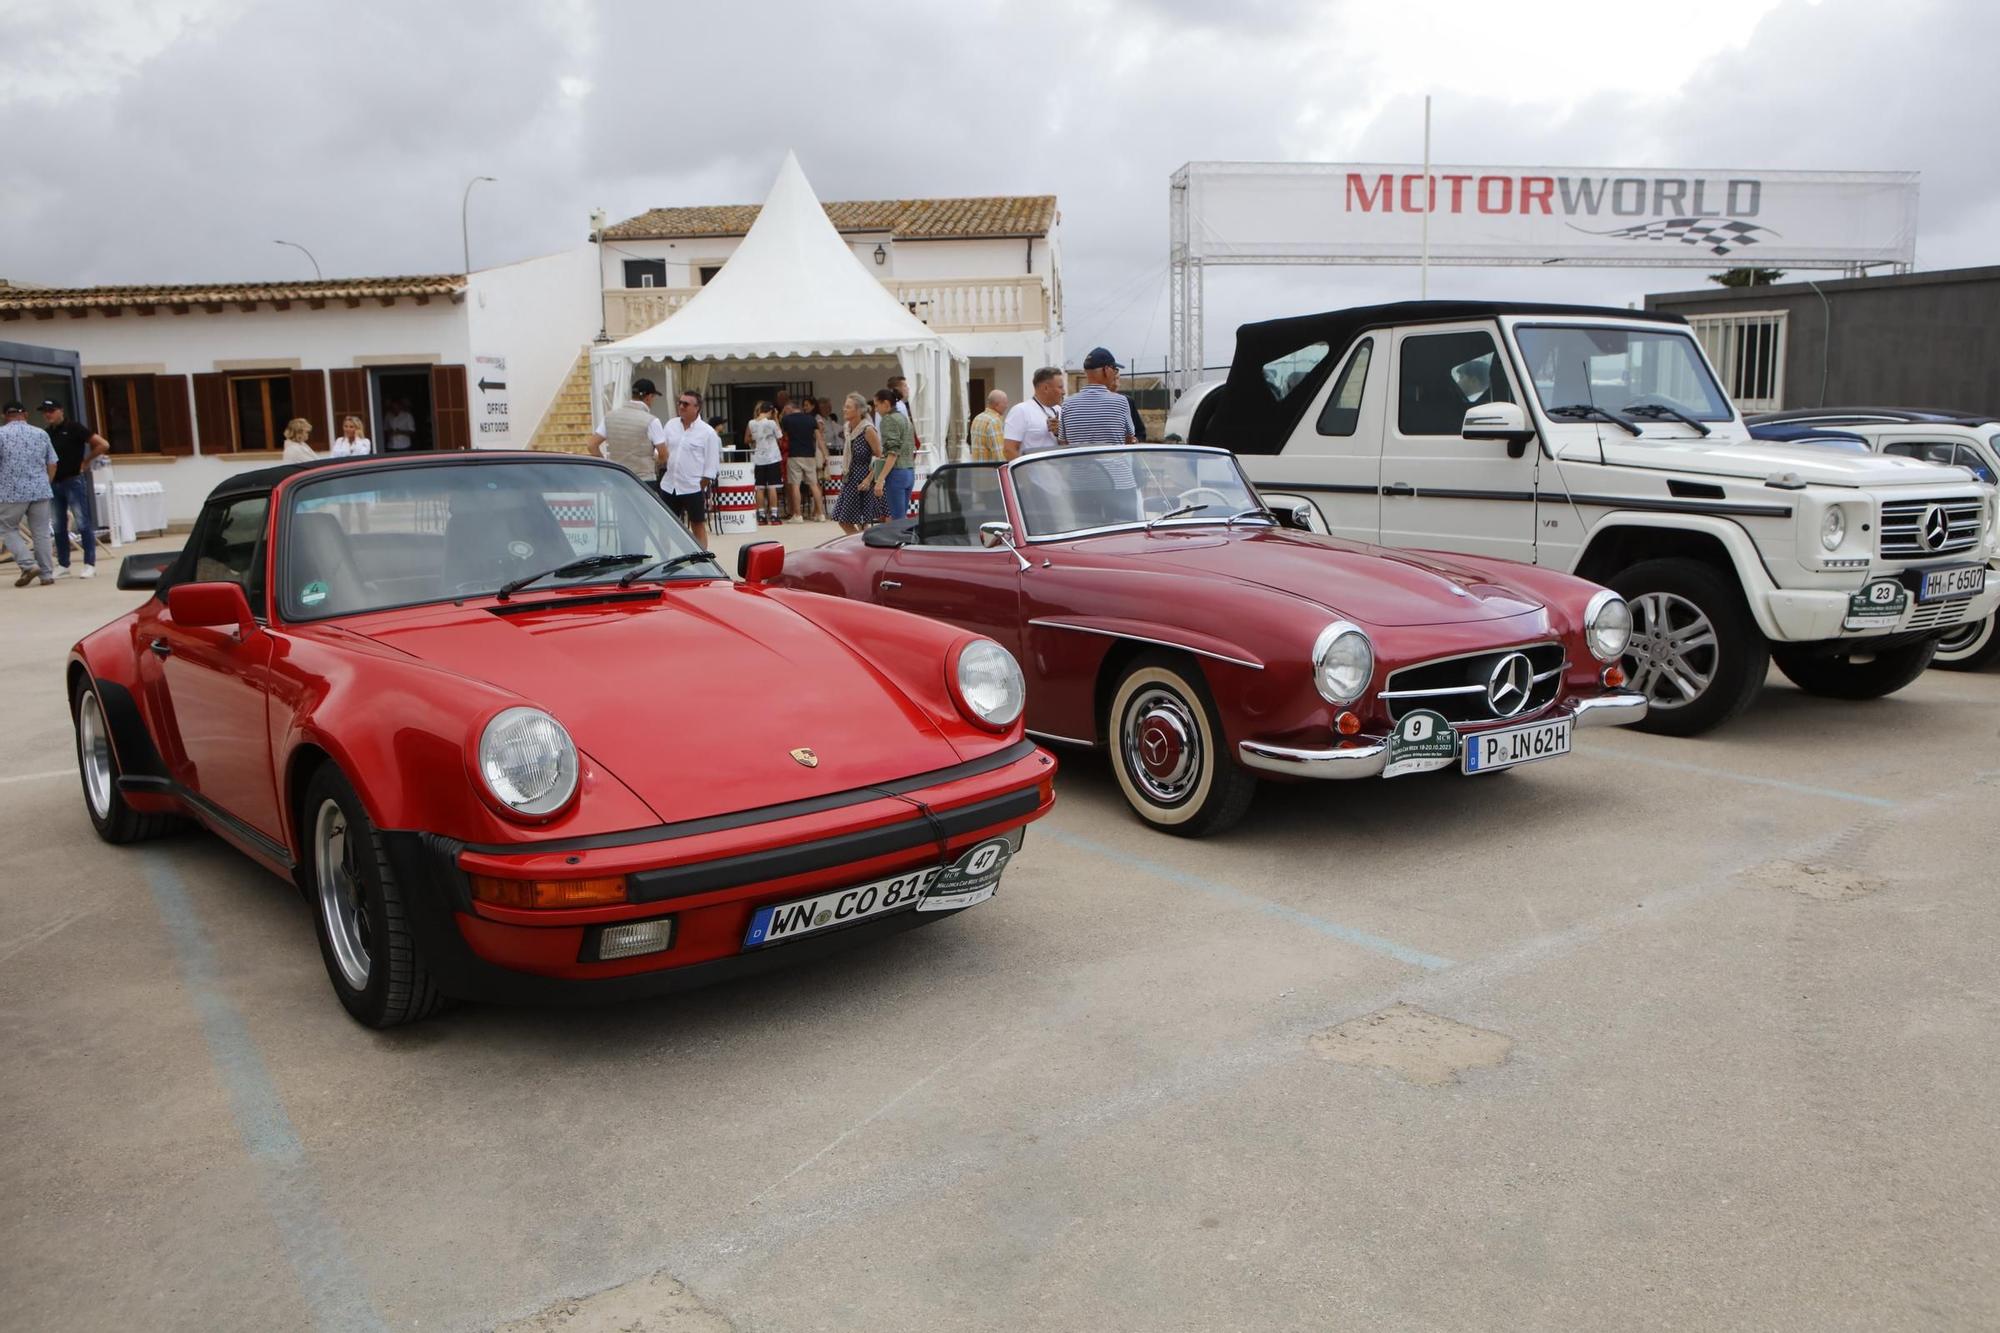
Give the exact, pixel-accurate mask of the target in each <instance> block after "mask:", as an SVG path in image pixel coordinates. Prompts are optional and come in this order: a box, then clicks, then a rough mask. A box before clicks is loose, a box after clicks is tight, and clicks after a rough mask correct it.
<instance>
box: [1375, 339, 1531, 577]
mask: <svg viewBox="0 0 2000 1333" xmlns="http://www.w3.org/2000/svg"><path fill="white" fill-rule="evenodd" d="M1394 362H1395V364H1394V366H1393V371H1394V385H1395V392H1394V393H1393V394H1390V395H1383V396H1384V397H1387V398H1392V399H1393V402H1391V403H1388V404H1386V405H1385V415H1386V416H1387V421H1386V422H1385V423H1384V424H1385V427H1386V428H1385V429H1384V430H1383V432H1382V437H1381V438H1382V440H1383V445H1382V473H1381V478H1382V544H1383V545H1384V546H1398V547H1417V548H1422V549H1427V550H1437V551H1464V552H1466V553H1468V554H1471V555H1490V556H1499V557H1501V558H1503V559H1507V560H1519V561H1522V562H1524V563H1528V564H1532V563H1534V559H1535V462H1536V451H1535V447H1534V445H1533V444H1532V443H1530V444H1528V445H1526V446H1524V447H1517V446H1510V445H1507V444H1504V443H1500V442H1496V441H1491V440H1468V439H1465V438H1463V437H1462V436H1461V435H1460V434H1459V432H1460V430H1461V429H1462V428H1463V426H1464V424H1465V410H1466V409H1467V408H1468V407H1475V406H1477V405H1479V404H1481V403H1489V402H1507V403H1518V402H1520V401H1521V397H1520V394H1519V392H1518V390H1516V388H1515V387H1514V383H1513V378H1512V376H1511V375H1509V374H1508V371H1507V364H1506V360H1505V358H1504V357H1503V356H1501V354H1500V347H1499V344H1498V342H1497V341H1496V339H1495V334H1494V331H1493V329H1492V328H1491V327H1490V326H1487V325H1479V324H1473V325H1464V326H1456V327H1455V326H1451V325H1444V326H1437V327H1426V328H1423V329H1412V330H1405V331H1400V332H1398V333H1397V334H1396V338H1395V358H1394ZM1516 452H1518V453H1519V455H1520V456H1519V457H1514V456H1513V455H1514V454H1515V453H1516Z"/></svg>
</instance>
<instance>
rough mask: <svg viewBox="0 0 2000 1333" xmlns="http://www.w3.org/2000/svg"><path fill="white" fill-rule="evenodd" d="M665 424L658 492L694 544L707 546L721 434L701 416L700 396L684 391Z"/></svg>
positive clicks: (720, 467) (719, 465)
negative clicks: (684, 526) (663, 453)
mask: <svg viewBox="0 0 2000 1333" xmlns="http://www.w3.org/2000/svg"><path fill="white" fill-rule="evenodd" d="M675 408H676V411H675V416H674V419H673V420H672V421H669V422H668V423H667V428H666V466H665V467H664V468H663V469H662V470H661V472H660V494H661V495H663V496H664V497H666V501H667V508H669V509H671V510H673V511H674V513H675V514H676V515H678V516H679V517H680V520H681V522H683V523H685V524H687V527H688V531H689V532H690V533H692V534H694V541H695V545H697V546H700V547H702V548H704V549H706V548H707V546H708V492H709V489H710V488H711V487H713V486H714V485H715V477H716V474H717V473H718V472H720V471H721V470H722V437H721V436H720V435H717V434H716V433H715V427H713V426H711V425H709V424H708V423H707V422H706V421H703V420H702V419H701V398H700V396H699V395H698V394H694V393H683V394H682V395H681V396H680V401H679V402H678V403H677V404H676V405H675Z"/></svg>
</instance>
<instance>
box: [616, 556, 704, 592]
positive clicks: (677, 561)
mask: <svg viewBox="0 0 2000 1333" xmlns="http://www.w3.org/2000/svg"><path fill="white" fill-rule="evenodd" d="M697 560H706V561H708V562H709V563H711V564H720V563H721V562H720V561H717V560H716V558H715V552H713V551H689V552H688V553H687V554H685V555H670V556H668V557H667V558H666V559H664V560H649V561H647V562H646V563H645V564H643V565H641V566H639V567H638V568H637V569H635V570H633V571H632V572H631V573H630V574H627V575H626V576H625V577H624V578H622V579H620V580H618V586H619V587H621V588H629V587H631V586H632V585H633V584H634V583H636V582H637V581H638V580H640V579H642V578H644V577H646V575H648V574H650V573H652V572H653V571H654V570H656V569H657V570H658V571H659V572H660V573H662V574H671V573H673V572H674V571H675V570H677V569H679V568H680V567H681V566H682V565H691V564H693V563H694V562H695V561H697Z"/></svg>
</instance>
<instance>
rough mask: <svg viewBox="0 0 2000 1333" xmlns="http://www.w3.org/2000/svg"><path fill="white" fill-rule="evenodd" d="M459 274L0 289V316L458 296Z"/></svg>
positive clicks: (462, 279)
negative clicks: (224, 303) (233, 303)
mask: <svg viewBox="0 0 2000 1333" xmlns="http://www.w3.org/2000/svg"><path fill="white" fill-rule="evenodd" d="M464 290H465V277H464V275H462V274H458V273H427V274H417V275H414V276H410V277H396V278H326V279H323V280H315V281H312V282H191V283H176V284H170V285H159V284H149V285H146V286H139V287H0V313H7V314H13V313H18V312H23V311H41V310H106V309H115V308H120V307H139V306H172V305H200V304H202V303H203V302H217V301H312V300H322V301H326V300H341V299H344V298H350V297H353V298H360V297H383V296H390V297H394V296H457V295H459V294H461V293H463V292H464Z"/></svg>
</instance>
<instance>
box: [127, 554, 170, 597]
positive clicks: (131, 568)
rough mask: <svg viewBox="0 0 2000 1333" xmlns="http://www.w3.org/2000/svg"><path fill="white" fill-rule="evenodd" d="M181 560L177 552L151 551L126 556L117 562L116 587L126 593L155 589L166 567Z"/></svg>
mask: <svg viewBox="0 0 2000 1333" xmlns="http://www.w3.org/2000/svg"><path fill="white" fill-rule="evenodd" d="M180 558H181V553H180V552H179V551H151V552H148V553H147V554H145V555H128V556H126V557H125V558H124V559H123V560H121V561H119V562H118V586H119V587H121V588H123V589H125V590H126V591H127V592H136V591H141V590H143V589H146V588H157V587H159V586H160V579H161V578H162V576H164V575H165V574H166V572H167V566H169V565H171V564H173V563H174V561H176V560H178V559H180Z"/></svg>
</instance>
